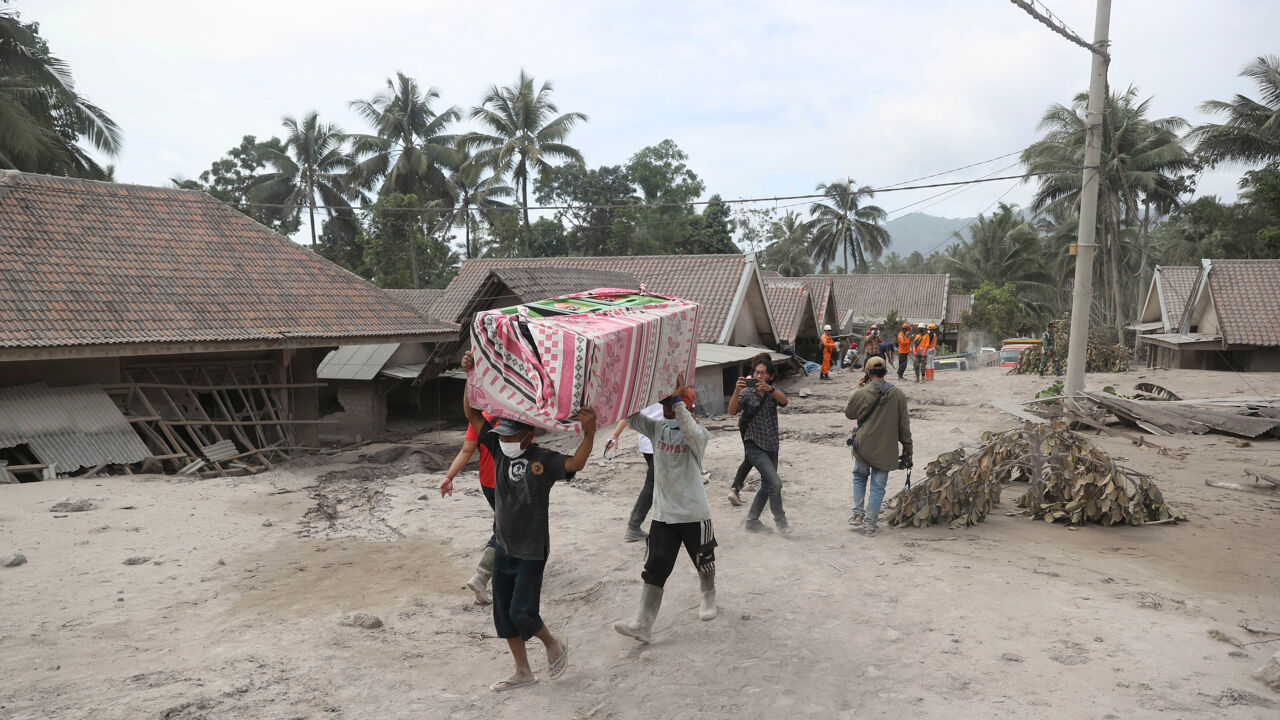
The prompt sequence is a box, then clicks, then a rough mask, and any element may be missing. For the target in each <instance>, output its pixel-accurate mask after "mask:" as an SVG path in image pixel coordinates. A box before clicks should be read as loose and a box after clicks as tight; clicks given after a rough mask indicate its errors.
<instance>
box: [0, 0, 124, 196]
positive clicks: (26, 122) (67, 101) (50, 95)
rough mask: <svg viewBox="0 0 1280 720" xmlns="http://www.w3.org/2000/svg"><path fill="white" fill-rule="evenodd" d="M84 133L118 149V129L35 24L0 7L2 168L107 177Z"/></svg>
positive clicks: (105, 148)
mask: <svg viewBox="0 0 1280 720" xmlns="http://www.w3.org/2000/svg"><path fill="white" fill-rule="evenodd" d="M82 138H83V139H85V140H87V141H88V143H89V145H90V146H91V147H93V148H94V149H96V150H98V151H99V152H102V153H104V154H106V155H110V156H114V155H116V154H117V153H118V152H119V151H120V145H121V134H120V128H119V127H118V126H117V125H116V124H115V121H113V120H112V119H111V117H110V116H109V115H107V114H106V113H105V112H103V110H102V109H101V108H99V107H98V106H96V105H94V104H93V103H91V102H89V101H88V100H86V99H84V98H83V97H82V96H81V95H80V94H79V93H77V92H76V91H75V83H74V82H73V81H72V79H71V70H70V68H69V67H68V66H67V64H66V63H65V62H63V61H62V60H60V59H58V58H57V57H54V56H53V55H50V54H49V47H48V44H47V43H46V42H45V41H44V39H43V38H41V37H40V36H39V35H37V34H36V31H35V26H34V25H29V24H26V25H24V24H23V23H22V22H21V21H20V20H19V18H18V13H17V12H16V11H14V10H9V9H4V10H0V168H9V169H16V170H25V171H29V172H40V173H50V174H55V175H71V176H76V177H88V178H96V179H105V178H106V176H107V173H106V171H105V170H104V169H103V168H102V166H100V165H99V164H98V162H97V161H96V160H94V159H93V158H92V157H90V156H89V154H88V153H87V152H86V151H85V149H84V148H82V147H81V146H80V145H79V141H80V140H81V139H82Z"/></svg>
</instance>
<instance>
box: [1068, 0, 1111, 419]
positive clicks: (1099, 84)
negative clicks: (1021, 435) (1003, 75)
mask: <svg viewBox="0 0 1280 720" xmlns="http://www.w3.org/2000/svg"><path fill="white" fill-rule="evenodd" d="M1110 25H1111V0H1098V11H1097V15H1096V17H1095V18H1094V22H1093V53H1092V54H1093V65H1092V70H1091V75H1090V76H1089V110H1088V115H1087V116H1086V118H1085V136H1084V182H1083V184H1082V186H1081V188H1080V227H1079V229H1078V231H1077V233H1076V241H1077V242H1076V253H1077V254H1076V280H1075V287H1074V288H1073V291H1072V297H1071V338H1070V342H1069V343H1068V346H1067V348H1068V349H1067V384H1066V387H1064V388H1063V390H1064V393H1065V394H1067V395H1074V394H1077V393H1079V392H1081V391H1082V390H1084V367H1085V359H1086V358H1085V356H1086V354H1087V352H1088V348H1089V311H1090V310H1091V309H1092V306H1093V250H1094V248H1096V247H1097V233H1098V171H1099V169H1100V168H1099V167H1098V166H1099V163H1100V162H1101V160H1102V107H1103V104H1104V103H1105V102H1106V95H1107V63H1108V61H1109V56H1108V55H1107V54H1106V53H1107V46H1108V44H1109V40H1108V31H1109V29H1110Z"/></svg>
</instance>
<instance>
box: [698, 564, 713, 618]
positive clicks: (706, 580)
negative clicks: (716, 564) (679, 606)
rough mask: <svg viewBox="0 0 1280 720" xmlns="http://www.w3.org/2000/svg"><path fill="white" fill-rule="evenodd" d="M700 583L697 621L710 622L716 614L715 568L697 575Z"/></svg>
mask: <svg viewBox="0 0 1280 720" xmlns="http://www.w3.org/2000/svg"><path fill="white" fill-rule="evenodd" d="M698 580H700V581H701V583H702V604H701V605H699V606H698V619H700V620H711V619H712V618H714V617H715V616H716V613H717V612H718V611H717V609H716V571H715V568H712V569H711V570H708V571H706V572H700V573H698Z"/></svg>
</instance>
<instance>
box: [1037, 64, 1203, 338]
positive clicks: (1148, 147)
mask: <svg viewBox="0 0 1280 720" xmlns="http://www.w3.org/2000/svg"><path fill="white" fill-rule="evenodd" d="M1150 103H1151V100H1150V99H1149V98H1148V99H1147V100H1142V101H1139V100H1138V91H1137V89H1136V88H1134V87H1132V86H1130V87H1129V88H1128V89H1127V90H1126V91H1125V92H1123V93H1119V94H1116V93H1112V94H1110V95H1109V97H1108V99H1107V110H1106V112H1105V113H1104V115H1103V123H1102V158H1101V161H1100V168H1101V169H1100V172H1099V177H1098V180H1099V189H1098V193H1099V197H1098V210H1099V218H1098V219H1099V222H1100V223H1101V227H1102V229H1103V233H1102V234H1101V237H1103V238H1105V239H1106V241H1107V245H1108V247H1109V253H1108V255H1105V256H1104V257H1106V258H1107V259H1106V260H1104V262H1106V263H1108V271H1109V272H1108V274H1109V275H1110V282H1109V283H1108V284H1109V285H1110V286H1111V289H1112V301H1111V308H1110V310H1111V312H1110V313H1109V314H1110V316H1111V318H1112V321H1113V322H1114V324H1115V325H1116V332H1117V333H1121V334H1122V333H1123V327H1124V316H1123V314H1124V306H1125V301H1124V294H1125V286H1124V285H1123V284H1122V283H1121V269H1122V266H1123V264H1124V263H1123V260H1122V251H1121V248H1122V243H1123V242H1124V233H1123V232H1122V231H1121V227H1122V226H1123V225H1126V224H1136V222H1137V221H1138V206H1139V203H1140V202H1143V201H1146V200H1150V201H1152V202H1153V203H1157V204H1159V205H1160V206H1162V207H1170V208H1171V207H1174V206H1176V204H1177V196H1178V192H1179V188H1180V187H1181V186H1180V183H1179V181H1178V178H1177V177H1176V175H1175V173H1178V172H1180V171H1182V170H1186V169H1189V168H1191V167H1192V166H1193V165H1194V160H1193V158H1192V156H1191V154H1190V153H1188V152H1187V150H1186V148H1184V147H1183V146H1182V138H1180V137H1179V135H1178V132H1179V131H1180V130H1182V129H1184V128H1185V127H1186V126H1187V122H1186V121H1185V120H1183V119H1182V118H1179V117H1167V118H1158V119H1154V120H1153V119H1150V118H1148V117H1147V111H1148V107H1149V105H1150ZM1087 107H1088V95H1087V94H1085V93H1081V94H1079V95H1077V96H1076V98H1075V101H1074V102H1073V103H1072V106H1071V107H1070V108H1067V107H1064V106H1062V105H1053V106H1051V107H1050V108H1049V109H1048V111H1046V112H1045V115H1044V117H1043V118H1042V119H1041V121H1040V125H1039V129H1040V130H1044V131H1046V132H1045V136H1044V137H1043V138H1042V139H1041V140H1039V141H1038V142H1036V143H1033V144H1032V145H1031V146H1030V147H1028V148H1027V149H1026V150H1024V151H1023V152H1022V162H1023V164H1024V165H1025V166H1026V167H1027V173H1028V175H1027V177H1028V179H1030V178H1031V177H1032V176H1034V175H1035V174H1036V173H1049V174H1047V175H1040V176H1039V184H1040V187H1039V189H1038V191H1037V192H1036V194H1035V196H1034V198H1033V199H1032V207H1034V208H1035V209H1036V210H1037V211H1039V210H1045V209H1049V208H1053V207H1055V206H1060V207H1063V208H1078V207H1079V202H1080V187H1081V182H1082V178H1081V173H1080V168H1081V167H1082V166H1083V165H1084V139H1085V113H1086V109H1087Z"/></svg>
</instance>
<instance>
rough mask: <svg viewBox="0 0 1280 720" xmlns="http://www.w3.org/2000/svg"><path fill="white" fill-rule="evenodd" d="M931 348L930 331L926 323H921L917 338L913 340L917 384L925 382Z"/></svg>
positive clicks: (913, 360)
mask: <svg viewBox="0 0 1280 720" xmlns="http://www.w3.org/2000/svg"><path fill="white" fill-rule="evenodd" d="M930 346H931V338H930V337H929V331H928V330H927V329H926V328H925V326H924V323H920V326H919V329H918V330H917V332H916V334H915V336H914V337H912V338H911V361H912V366H913V367H914V368H915V370H916V382H924V370H925V364H926V363H927V356H928V354H929V348H930Z"/></svg>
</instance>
